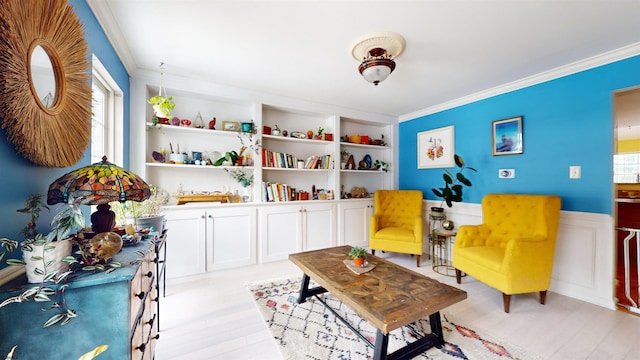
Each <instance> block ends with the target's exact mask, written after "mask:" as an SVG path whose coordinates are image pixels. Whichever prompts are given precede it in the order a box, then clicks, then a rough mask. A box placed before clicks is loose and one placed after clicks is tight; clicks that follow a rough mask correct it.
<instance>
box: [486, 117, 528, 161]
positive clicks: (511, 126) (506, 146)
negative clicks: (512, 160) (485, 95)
mask: <svg viewBox="0 0 640 360" xmlns="http://www.w3.org/2000/svg"><path fill="white" fill-rule="evenodd" d="M492 134H493V141H492V144H493V156H497V155H515V154H522V151H523V148H524V146H523V138H522V116H516V117H512V118H508V119H502V120H495V121H493V122H492Z"/></svg>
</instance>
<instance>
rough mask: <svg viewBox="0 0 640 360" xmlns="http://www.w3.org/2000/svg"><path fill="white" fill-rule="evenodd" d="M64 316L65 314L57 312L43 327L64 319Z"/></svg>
mask: <svg viewBox="0 0 640 360" xmlns="http://www.w3.org/2000/svg"><path fill="white" fill-rule="evenodd" d="M63 318H64V315H63V314H55V315H53V316H52V317H50V318H49V320H47V321H46V322H45V323H44V325H42V327H44V328H48V327H49V326H51V325H55V324H57V323H58V322H60V320H62V319H63Z"/></svg>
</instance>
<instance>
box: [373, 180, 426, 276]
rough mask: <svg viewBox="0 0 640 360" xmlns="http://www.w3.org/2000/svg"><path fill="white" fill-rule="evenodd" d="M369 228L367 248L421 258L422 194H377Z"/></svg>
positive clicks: (418, 263)
mask: <svg viewBox="0 0 640 360" xmlns="http://www.w3.org/2000/svg"><path fill="white" fill-rule="evenodd" d="M374 198H375V200H374V214H373V216H372V217H371V223H370V225H369V247H370V248H371V253H372V254H375V252H376V250H381V251H392V252H399V253H405V254H413V255H416V266H418V267H420V256H421V255H422V191H420V190H378V191H376V192H375V195H374Z"/></svg>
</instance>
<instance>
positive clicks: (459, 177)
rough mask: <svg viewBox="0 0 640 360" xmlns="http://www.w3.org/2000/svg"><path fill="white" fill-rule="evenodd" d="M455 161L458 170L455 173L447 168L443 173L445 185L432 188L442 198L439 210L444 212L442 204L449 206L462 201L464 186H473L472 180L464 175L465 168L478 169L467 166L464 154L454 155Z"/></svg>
mask: <svg viewBox="0 0 640 360" xmlns="http://www.w3.org/2000/svg"><path fill="white" fill-rule="evenodd" d="M454 161H455V163H456V167H457V168H458V172H456V173H455V175H454V174H453V173H451V172H450V171H449V170H447V169H445V170H444V174H442V178H443V179H444V187H441V188H433V189H431V190H432V191H433V193H434V194H435V195H436V196H437V197H439V198H442V202H441V203H440V207H439V209H440V211H439V212H442V210H443V209H442V205H443V204H445V203H446V204H447V206H448V207H452V206H453V203H454V202H461V201H462V188H463V186H469V187H470V186H471V181H469V179H467V178H466V177H465V176H464V174H463V171H464V170H465V169H466V170H469V171H474V172H475V171H476V169H474V168H472V167H469V166H466V165H465V163H464V159H462V156H460V155H458V154H455V155H454ZM431 210H433V211H436V212H438V209H434V208H431Z"/></svg>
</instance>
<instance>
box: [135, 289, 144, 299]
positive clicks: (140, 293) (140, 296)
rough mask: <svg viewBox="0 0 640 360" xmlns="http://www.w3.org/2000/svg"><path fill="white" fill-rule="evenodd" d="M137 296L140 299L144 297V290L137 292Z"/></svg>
mask: <svg viewBox="0 0 640 360" xmlns="http://www.w3.org/2000/svg"><path fill="white" fill-rule="evenodd" d="M136 297H137V298H138V299H140V300H142V299H144V291H140V292H139V293H138V294H136Z"/></svg>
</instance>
